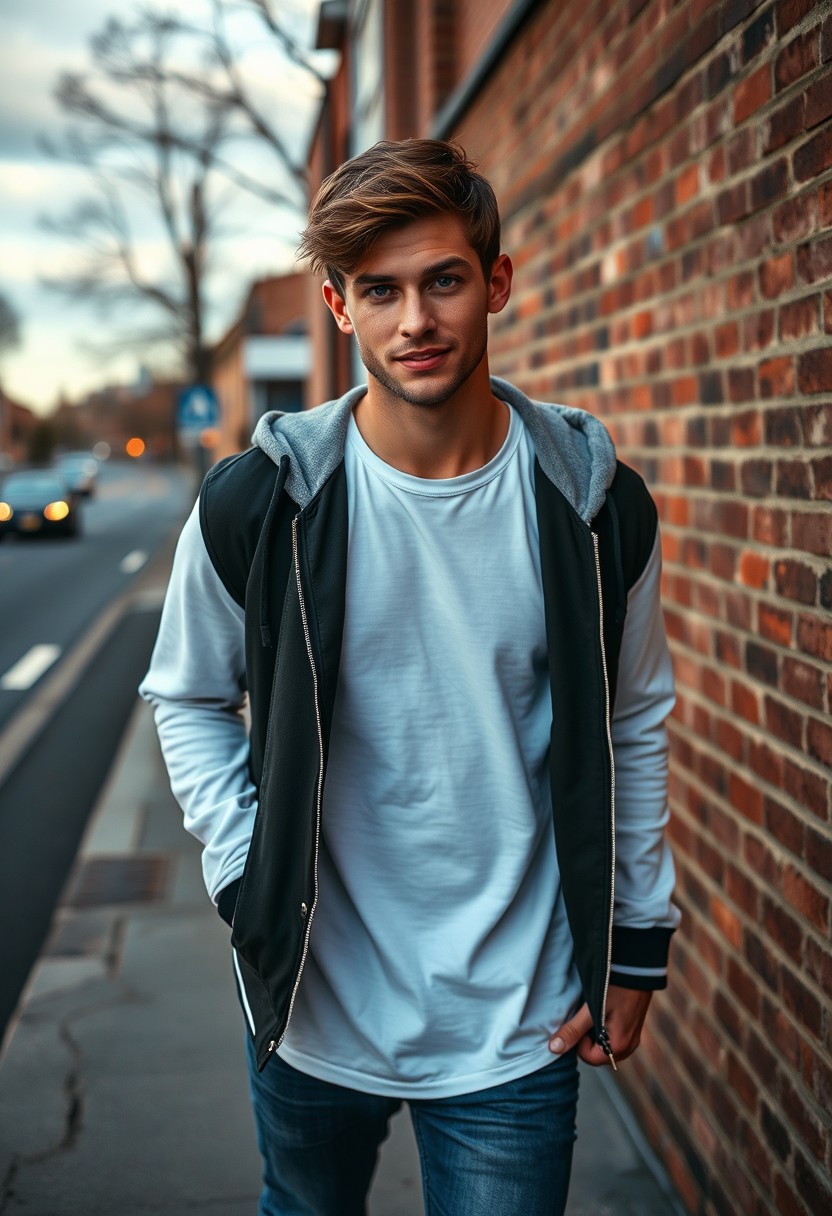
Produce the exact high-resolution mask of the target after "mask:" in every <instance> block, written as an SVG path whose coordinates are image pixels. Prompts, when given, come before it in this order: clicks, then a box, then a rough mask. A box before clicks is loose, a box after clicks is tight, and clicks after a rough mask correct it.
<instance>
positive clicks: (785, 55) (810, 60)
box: [774, 29, 820, 93]
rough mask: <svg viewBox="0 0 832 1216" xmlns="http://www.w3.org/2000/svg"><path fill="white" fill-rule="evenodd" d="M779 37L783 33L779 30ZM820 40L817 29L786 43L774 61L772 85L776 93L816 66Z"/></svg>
mask: <svg viewBox="0 0 832 1216" xmlns="http://www.w3.org/2000/svg"><path fill="white" fill-rule="evenodd" d="M780 37H781V38H782V37H783V31H782V30H780ZM819 56H820V39H819V37H818V31H817V29H814V30H810V31H809V33H807V34H799V35H798V36H797V38H793V39H792V40H791V42H789V43H787V44H786V45H785V46H784V47H783V49H782V51H780V53H779V55H777V57H776V58H775V60H774V83H775V86H776V88H777V92H778V93H779V92H781V91H782V90H783V89H787V88H788V87H789V85H790V84H794V82H795V81H796V80H800V78H801V76H805V75H806V74H807V73H808V72H811V71H813V70H814V69H815V68H816V67H817V66H818V60H819Z"/></svg>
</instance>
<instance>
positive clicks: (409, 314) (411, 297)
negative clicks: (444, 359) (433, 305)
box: [399, 291, 436, 338]
mask: <svg viewBox="0 0 832 1216" xmlns="http://www.w3.org/2000/svg"><path fill="white" fill-rule="evenodd" d="M428 303H429V302H428V300H427V299H426V298H425V297H424V296H423V295H422V293H421V292H419V291H412V292H405V293H404V295H403V297H402V311H401V315H400V317H399V333H400V334H401V335H402V337H403V338H418V337H420V336H421V335H422V334H427V333H430V332H431V330H432V329H435V328H436V321H435V320H434V317H433V314H432V312H431V310H430V308H429V306H428Z"/></svg>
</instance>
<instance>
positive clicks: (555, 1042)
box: [549, 984, 653, 1068]
mask: <svg viewBox="0 0 832 1216" xmlns="http://www.w3.org/2000/svg"><path fill="white" fill-rule="evenodd" d="M652 995H653V993H652V992H640V991H639V990H638V989H636V988H616V987H615V985H613V984H610V986H609V989H608V990H607V1034H608V1035H609V1040H610V1047H611V1048H612V1054H613V1055H614V1056H615V1062H616V1064H618V1063H620V1061H621V1060H626V1059H627V1056H631V1055H632V1054H633V1052H634V1051H635V1049H636V1048H637V1047H638V1045H639V1042H640V1041H641V1028H642V1026H643V1025H644V1019H645V1018H646V1016H647V1008H648V1006H649V1004H650V998H651V997H652ZM591 1030H592V1018H591V1017H590V1014H589V1006H588V1005H582V1006H581V1008H580V1009H579V1010H578V1012H577V1013H576V1014H575V1016H574V1017H573V1018H570V1019H569V1021H568V1022H564V1024H563V1025H562V1026H560V1027H559V1028H558V1029H557V1030H556V1031H555V1033H554V1034H553V1035H552V1037H551V1039H550V1040H549V1050H550V1051H551V1052H553V1053H554V1054H555V1055H556V1056H558V1055H561V1054H562V1053H563V1052H564V1051H569V1050H570V1048H572V1047H575V1046H576V1045H577V1048H578V1057H579V1058H580V1059H581V1060H583V1061H584V1063H585V1064H592V1065H593V1067H596V1068H597V1067H598V1065H599V1064H609V1062H610V1058H609V1056H608V1055H607V1054H606V1052H605V1051H604V1050H603V1048H601V1047H599V1046H598V1044H597V1043H595V1042H593V1039H592V1035H591V1034H590V1031H591Z"/></svg>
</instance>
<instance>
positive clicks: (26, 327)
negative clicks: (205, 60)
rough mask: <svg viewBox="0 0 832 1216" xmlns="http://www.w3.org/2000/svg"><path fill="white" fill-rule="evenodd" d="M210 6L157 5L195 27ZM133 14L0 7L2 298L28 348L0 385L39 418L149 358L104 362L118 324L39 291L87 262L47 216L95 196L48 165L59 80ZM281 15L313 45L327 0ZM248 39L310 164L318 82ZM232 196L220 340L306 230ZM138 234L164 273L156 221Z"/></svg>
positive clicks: (184, 0)
mask: <svg viewBox="0 0 832 1216" xmlns="http://www.w3.org/2000/svg"><path fill="white" fill-rule="evenodd" d="M205 3H206V0H157V3H156V4H155V7H158V8H164V9H165V10H166V11H171V10H174V11H177V12H179V13H182V14H190V15H192V16H193V15H195V14H196V13H198V12H202V13H204V10H205ZM136 7H137V5H136V3H135V0H84V3H83V4H72V3H69V2H68V0H27V2H26V3H20V2H19V0H0V293H2V294H3V295H5V296H6V297H7V298H8V300H9V301H10V302H11V304H12V305H13V307H14V308H15V310H16V312H17V313H18V315H19V316H20V319H21V331H22V339H23V341H22V344H21V346H20V347H19V348H18V349H17V350H16V351H13V352H12V353H10V354H6V355H4V356H3V357H2V363H0V383H2V386H3V388H4V389H5V391H6V392H7V393H8V394H9V395H10V396H12V397H14V398H16V399H18V400H20V401H23V402H25V403H26V404H29V405H31V406H32V407H33V408H35V409H36V410H38V411H39V412H47V411H48V410H49V409H51V407H52V406H53V405H54V403H55V401H56V400H57V398H58V396H59V395H60V394H61V393H64V394H67V395H68V396H70V397H75V396H77V395H79V394H80V393H82V392H85V391H87V390H89V389H92V388H95V387H98V386H100V385H102V384H104V383H108V382H112V381H115V380H123V379H126V380H132V379H133V378H134V376H135V374H136V372H137V368H138V363H139V362H140V361H141V358H142V357H141V356H139V355H137V353H136V352H135V351H125V352H124V353H121V354H117V355H115V356H114V357H112V356H105V355H104V354H103V353H102V352H101V349H100V348H101V347H102V346H106V345H107V338H108V337H110V336H112V333H113V321H114V320H115V318H110V317H108V316H102V315H100V313H99V312H97V311H96V310H94V309H92V308H87V307H83V306H79V305H77V304H71V305H70V304H68V303H67V301H66V299H65V297H63V296H61V295H59V294H56V293H55V292H53V291H51V290H50V289H48V288H47V287H46V286H44V285H43V283H42V280H43V279H44V278H45V277H54V276H60V274H61V273H62V272H66V271H67V270H68V269H69V268H70V267H71V266H72V265H73V264H75V263H76V261H77V258H78V255H79V247H78V246H77V245H76V244H74V243H72V242H71V241H69V240H68V239H67V238H66V237H64V236H59V235H56V234H55V233H53V232H50V231H48V230H47V229H46V228H45V227H44V225H43V222H42V221H43V217H44V216H47V217H49V216H51V217H60V216H61V215H64V214H65V213H66V211H67V209H68V208H70V207H71V206H72V204H73V202H75V201H76V200H78V199H79V198H80V197H82V196H84V195H89V193H90V191H89V186H88V178H87V177H86V175H85V172H84V171H83V170H82V169H80V168H74V167H72V166H71V165H68V164H65V163H63V162H58V161H55V160H53V159H50V158H49V157H48V156H47V154H46V153H45V152H44V151H43V150H42V148H41V146H40V142H39V141H40V139H41V138H42V137H43V136H47V137H49V136H56V135H59V134H60V133H61V132H62V131H63V130H64V128H65V126H66V120H65V119H64V118H63V117H62V115H61V112H60V110H59V108H58V106H57V105H56V103H55V101H54V100H53V91H54V87H55V83H56V81H57V79H58V77H59V76H60V75H61V74H62V73H64V72H82V71H84V70H88V69H89V67H90V63H91V60H90V53H89V39H90V37H91V36H92V35H93V34H95V33H96V32H97V31H99V30H100V29H101V27H102V26H103V24H104V22H105V21H106V20H107V19H108V18H109V17H112V16H115V17H118V18H120V19H122V20H124V21H129V20H130V18H131V16H133V15H134V13H135V12H136ZM276 8H277V9H278V11H279V12H280V14H281V17H282V18H283V19H284V20H286V21H289V22H291V26H292V29H293V32H294V33H295V35H296V36H297V37H299V38H300V39H303V40H306V41H307V43H308V41H309V39H310V38H311V37H312V36H313V33H312V32H313V30H314V21H315V17H316V14H317V9H318V0H282V2H281V3H280V4H279V5H277V6H276ZM240 37H241V42H240V46H241V48H242V54H243V57H244V63H245V65H246V71H247V73H248V75H249V78H250V79H251V80H253V81H254V82H255V88H256V89H257V90H259V99H260V101H261V102H262V103H263V104H264V105H266V106H268V108H269V113H270V114H272V115H275V114H279V115H280V120H281V129H282V131H283V133H284V134H285V137H286V139H287V142H288V143H289V144H290V146H291V147H292V150H293V153H294V154H295V155H296V156H298V158H299V159H302V158H303V154H304V151H305V148H306V145H307V141H308V137H309V130H310V123H311V121H312V118H313V116H314V113H315V110H316V108H317V107H316V100H315V97H316V88H317V86H316V85H315V82H314V81H313V80H312V79H311V78H310V77H308V76H306V75H305V74H304V73H301V72H299V71H293V70H292V69H291V67H290V66H289V65H287V64H286V63H285V61H283V62H282V63H281V61H280V60H279V59H278V57H277V55H276V53H275V50H274V45H273V43H271V42H270V41H269V40H268V39H267V38H265V37H264V36H263V35H262V34H261V33H260V28H259V27H255V26H254V25H251V26H249V27H248V28H245V29H243V28H242V27H241V29H240ZM328 59H329V57H325V58H322V59H321V60H320V61H319V66H320V67H321V68H322V69H323V70H326V69H327V67H331V63H330V62H328ZM241 155H243V156H245V155H247V154H246V153H245V152H242V153H241ZM248 155H250V154H248ZM258 155H260V156H261V157H262V156H263V154H262V152H261V153H259V154H258ZM264 163H265V162H264ZM249 164H250V165H251V167H255V166H254V164H253V162H249ZM270 168H271V167H270ZM223 195H224V198H225V205H224V210H223V212H222V218H223V223H224V227H225V229H226V231H227V234H228V235H227V237H226V239H225V240H224V241H223V244H222V245H221V247H220V249H219V256H218V258H217V260H216V262H215V274H214V278H213V284H212V293H211V311H210V329H211V334H210V336H211V337H212V338H215V337H218V336H219V334H220V333H221V332H222V331H223V330H224V329H225V327H226V326H227V325H228V324H229V323H230V322H231V321H232V320H233V319H234V317H235V315H236V312H237V310H238V308H239V305H240V303H241V301H242V299H243V297H244V295H245V292H246V288H247V285H248V282H249V281H250V279H251V278H254V277H258V276H261V275H264V274H269V273H274V272H279V271H284V270H289V269H291V267H292V265H293V261H294V258H293V250H294V247H295V244H296V241H297V231H298V228H299V227H301V226H302V216H298V215H297V214H293V213H292V212H290V211H289V210H286V209H283V210H281V209H279V208H275V207H266V206H264V205H262V204H258V203H255V202H254V201H253V200H251V199H248V200H246V199H244V198H241V197H240V196H239V195H235V193H234V192H233V191H232V190H230V189H229V190H227V191H223ZM131 227H132V231H133V235H134V240H135V243H136V248H137V252H138V255H139V257H140V258H141V259H143V261H144V264H145V265H146V266H148V267H150V266H153V265H154V264H156V263H158V262H159V261H160V259H161V258H162V257H163V256H164V250H163V237H162V236H161V234H160V232H159V230H158V228H157V226H156V225H155V222H152V221H151V218H150V216H149V215H148V216H147V217H143V216H142V215H140V214H139V213H138V211H134V212H133V214H132V216H131ZM125 322H126V323H127V324H129V317H128V316H126V315H124V316H122V317H121V318H119V329H121V328H122V327H123V324H124V323H125ZM91 340H92V343H93V344H94V345H95V347H96V348H97V349H96V351H95V352H94V353H93V352H91V351H90V349H89V347H90V343H91Z"/></svg>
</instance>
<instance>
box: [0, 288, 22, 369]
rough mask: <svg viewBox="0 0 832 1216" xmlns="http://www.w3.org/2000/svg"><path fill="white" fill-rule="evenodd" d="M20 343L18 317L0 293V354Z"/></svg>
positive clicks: (10, 304)
mask: <svg viewBox="0 0 832 1216" xmlns="http://www.w3.org/2000/svg"><path fill="white" fill-rule="evenodd" d="M19 345H20V317H19V316H18V314H17V312H16V310H15V308H14V306H13V305H12V303H11V302H10V301H9V300H8V299H7V298H6V296H4V295H2V294H0V355H4V354H5V353H6V352H7V351H10V350H14V348H15V347H16V346H19Z"/></svg>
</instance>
